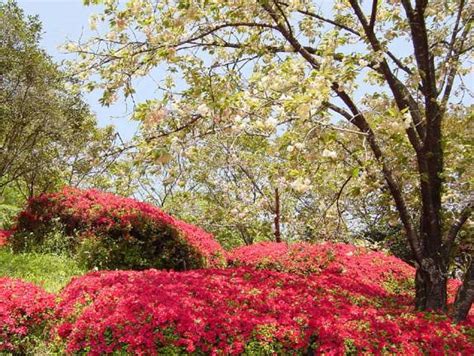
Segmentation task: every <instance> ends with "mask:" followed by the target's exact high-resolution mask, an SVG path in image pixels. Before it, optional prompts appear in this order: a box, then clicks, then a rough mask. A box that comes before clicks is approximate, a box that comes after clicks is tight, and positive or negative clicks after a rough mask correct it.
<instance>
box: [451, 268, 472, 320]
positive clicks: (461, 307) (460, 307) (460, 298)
mask: <svg viewBox="0 0 474 356" xmlns="http://www.w3.org/2000/svg"><path fill="white" fill-rule="evenodd" d="M473 300H474V263H473V261H472V260H471V263H470V264H469V268H468V269H467V271H466V274H465V275H464V282H463V284H462V286H461V287H460V288H459V290H458V292H457V295H456V301H455V302H454V315H453V317H454V320H455V321H456V322H457V323H458V322H460V321H463V320H465V319H466V318H467V316H468V314H469V311H470V310H471V306H472V302H473Z"/></svg>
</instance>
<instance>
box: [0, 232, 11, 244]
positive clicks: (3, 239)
mask: <svg viewBox="0 0 474 356" xmlns="http://www.w3.org/2000/svg"><path fill="white" fill-rule="evenodd" d="M12 233H13V232H12V231H10V230H0V247H2V246H5V245H7V244H8V239H9V237H10V236H11V235H12Z"/></svg>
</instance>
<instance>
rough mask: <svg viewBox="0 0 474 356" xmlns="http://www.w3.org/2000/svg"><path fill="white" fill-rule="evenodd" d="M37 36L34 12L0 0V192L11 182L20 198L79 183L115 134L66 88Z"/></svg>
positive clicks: (95, 166)
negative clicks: (32, 14)
mask: <svg viewBox="0 0 474 356" xmlns="http://www.w3.org/2000/svg"><path fill="white" fill-rule="evenodd" d="M40 35H41V23H40V22H39V20H38V18H37V17H31V16H29V17H26V16H25V15H24V14H23V11H22V10H21V9H20V8H19V7H18V6H17V5H16V3H15V2H13V1H7V2H6V3H1V4H0V191H3V190H4V188H5V187H6V186H7V185H12V184H13V185H15V186H16V187H17V189H19V191H20V192H22V193H23V195H24V196H25V197H31V196H33V195H35V194H38V193H41V192H43V191H45V190H51V189H54V188H56V187H57V185H63V184H71V185H76V184H80V183H84V179H85V178H86V177H90V176H91V175H93V172H94V171H96V170H97V169H98V167H99V166H100V163H101V159H100V155H101V154H102V153H104V152H106V151H107V150H108V149H109V148H110V146H111V144H112V142H113V140H114V137H115V136H114V135H115V133H114V132H113V130H112V129H111V128H106V129H99V128H98V127H97V124H96V120H95V117H94V116H93V115H92V114H91V112H90V111H89V108H88V107H87V105H86V104H85V103H84V101H83V100H82V98H81V96H80V93H74V92H71V91H70V89H69V88H68V79H67V77H66V74H65V73H64V72H62V71H61V70H60V69H59V68H58V66H57V65H56V64H55V63H54V62H53V61H52V60H51V58H50V57H49V56H48V55H47V54H46V53H45V52H44V51H43V50H42V49H41V48H39V40H40ZM69 84H70V83H69Z"/></svg>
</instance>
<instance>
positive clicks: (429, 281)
mask: <svg viewBox="0 0 474 356" xmlns="http://www.w3.org/2000/svg"><path fill="white" fill-rule="evenodd" d="M445 270H446V269H445V268H444V266H443V264H442V263H441V262H439V261H438V262H435V260H434V259H432V258H425V259H423V260H422V266H419V267H418V268H417V270H416V276H415V288H416V297H415V305H416V308H417V309H418V310H422V311H423V310H434V311H438V312H446V310H447V278H446V271H445Z"/></svg>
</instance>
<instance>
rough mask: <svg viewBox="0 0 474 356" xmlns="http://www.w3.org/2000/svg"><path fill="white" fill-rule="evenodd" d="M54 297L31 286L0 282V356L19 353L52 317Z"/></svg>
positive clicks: (18, 281)
mask: <svg viewBox="0 0 474 356" xmlns="http://www.w3.org/2000/svg"><path fill="white" fill-rule="evenodd" d="M54 305H55V296H54V295H52V294H50V293H47V292H46V291H44V290H42V289H41V288H40V287H37V286H35V285H34V284H32V283H27V282H23V281H21V280H18V279H11V278H6V277H1V278H0V353H3V352H22V351H24V347H25V343H27V342H31V341H32V340H33V336H34V335H38V334H41V333H42V331H43V328H44V326H45V322H46V321H47V320H48V319H50V317H51V316H52V311H53V308H54Z"/></svg>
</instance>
